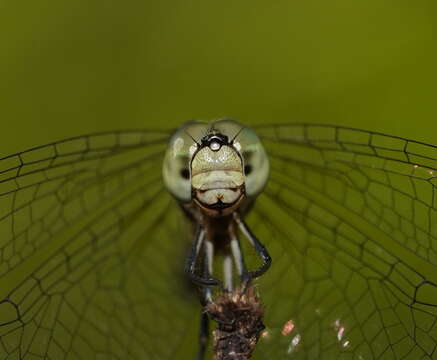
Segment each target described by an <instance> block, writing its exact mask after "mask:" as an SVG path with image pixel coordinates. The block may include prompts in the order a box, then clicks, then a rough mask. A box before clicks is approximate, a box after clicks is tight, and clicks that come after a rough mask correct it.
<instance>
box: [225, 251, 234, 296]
mask: <svg viewBox="0 0 437 360" xmlns="http://www.w3.org/2000/svg"><path fill="white" fill-rule="evenodd" d="M233 276H234V274H233V268H232V258H231V256H230V255H229V254H226V255H225V256H224V258H223V287H224V290H225V291H227V292H232V290H233Z"/></svg>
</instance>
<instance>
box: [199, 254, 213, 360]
mask: <svg viewBox="0 0 437 360" xmlns="http://www.w3.org/2000/svg"><path fill="white" fill-rule="evenodd" d="M210 260H211V259H208V257H207V258H205V261H204V263H203V268H204V269H203V272H204V276H205V277H206V278H208V277H210V275H211V273H210V270H211V267H212V266H211V265H210V264H209V261H210ZM200 294H201V295H200V303H201V305H202V310H201V313H200V330H199V351H198V353H197V360H204V359H205V353H206V347H207V345H208V340H209V316H208V313H207V312H205V310H204V309H205V306H207V305H208V304H209V303H211V301H212V294H211V289H210V288H209V287H207V286H202V287H201V293H200Z"/></svg>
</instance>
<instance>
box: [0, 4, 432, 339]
mask: <svg viewBox="0 0 437 360" xmlns="http://www.w3.org/2000/svg"><path fill="white" fill-rule="evenodd" d="M436 11H437V6H436V2H435V0H417V1H412V0H382V1H381V0H354V1H350V0H332V1H324V0H308V1H291V0H276V1H271V2H267V1H259V0H251V1H248V0H240V1H229V0H222V1H201V0H198V1H191V0H172V1H166V0H163V1H160V0H158V1H134V0H125V1H115V0H105V1H103V0H100V1H98V0H74V1H65V0H64V1H59V0H38V1H21V0H19V1H17V0H2V1H1V3H0V122H1V125H2V126H1V131H0V157H2V156H4V155H7V154H10V153H14V152H16V151H19V150H23V149H26V148H29V147H32V146H35V145H39V144H44V143H48V142H51V141H54V140H58V139H61V138H65V137H70V136H74V135H79V134H84V133H89V132H97V131H104V130H113V129H126V128H175V127H177V126H178V125H180V124H182V123H183V122H185V121H187V120H192V119H214V118H219V117H224V116H229V117H232V118H235V119H237V120H239V121H241V122H243V123H248V124H263V123H273V122H274V123H277V122H315V123H333V124H338V125H345V126H351V127H358V128H364V129H368V130H373V131H380V132H384V133H389V134H392V135H398V136H403V137H408V138H412V139H415V140H420V141H425V142H428V143H433V144H437V132H436V131H437V121H436V115H437V103H436V95H437V66H436V64H437V46H436V45H437V43H436V38H435V37H436V24H437V19H436V15H435V14H436V13H437V12H436ZM190 336H192V338H193V339H195V334H191V335H190ZM193 341H194V340H193Z"/></svg>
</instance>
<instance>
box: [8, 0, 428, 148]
mask: <svg viewBox="0 0 437 360" xmlns="http://www.w3.org/2000/svg"><path fill="white" fill-rule="evenodd" d="M436 10H437V9H436V2H435V0H418V1H411V0H396V1H394V0H392V1H389V0H383V1H381V0H354V1H350V0H333V1H324V0H309V1H290V0H287V1H285V0H276V1H271V2H267V1H253V0H251V1H247V0H245V1H190V0H173V1H132V0H129V1H115V0H105V1H102V0H101V1H96V0H75V1H59V0H39V1H21V0H20V1H17V0H3V1H2V2H1V4H0V37H1V40H0V47H1V57H0V71H1V74H0V76H1V85H0V119H1V120H0V121H1V124H2V128H1V132H0V154H2V155H6V154H8V153H11V152H15V151H18V150H21V149H24V148H28V147H30V146H33V145H38V144H42V143H46V142H49V141H52V140H56V139H59V138H63V137H67V136H72V135H77V134H81V133H87V132H94V131H100V130H110V129H118V128H137V127H156V126H159V127H175V126H176V125H178V124H180V123H182V122H184V121H186V120H190V119H203V118H207V119H209V118H217V117H222V116H231V117H234V118H236V119H238V120H240V121H242V122H246V123H265V122H290V121H299V122H323V123H325V122H329V123H335V124H341V125H349V126H354V127H360V128H366V129H370V130H377V131H382V132H387V133H390V134H394V135H400V136H407V137H410V138H414V139H417V140H423V141H426V142H431V143H437V135H436V134H435V132H434V131H435V130H436V129H437V122H436V119H435V117H436V116H435V115H436V114H437V105H436V101H435V96H436V94H437V81H436V80H437V68H436V63H437V61H436V60H437V59H436V55H437V46H436V40H435V24H436V21H435V14H436Z"/></svg>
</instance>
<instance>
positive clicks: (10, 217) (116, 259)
mask: <svg viewBox="0 0 437 360" xmlns="http://www.w3.org/2000/svg"><path fill="white" fill-rule="evenodd" d="M167 139H168V134H167V133H158V132H157V133H155V132H148V131H143V132H130V131H129V132H121V133H106V134H97V135H90V136H85V137H79V138H74V139H71V140H66V141H61V142H58V143H54V144H50V145H47V146H44V147H39V148H35V149H32V150H30V151H26V152H23V153H20V154H16V155H13V156H10V157H7V158H5V159H3V160H1V161H0V167H1V168H2V170H1V176H2V180H1V186H3V187H2V190H1V193H0V201H2V207H1V210H2V214H3V215H2V217H1V220H0V222H3V223H7V225H6V226H4V227H3V228H2V230H1V231H2V232H1V233H2V244H3V250H2V253H1V254H2V269H3V272H2V278H1V279H0V281H1V286H0V289H1V294H0V298H1V299H2V300H1V301H0V357H1V358H5V359H16V358H20V359H37V358H41V359H107V358H113V359H126V358H131V359H135V358H138V359H144V358H148V359H170V358H174V357H175V356H176V355H175V353H176V351H178V350H179V348H180V342H181V339H183V338H181V337H180V336H178V337H175V336H173V337H170V336H168V334H169V333H170V332H177V333H180V334H182V333H187V332H188V331H187V330H188V329H190V328H191V327H192V326H193V320H192V319H193V317H192V310H193V308H194V307H195V305H197V303H196V301H193V299H192V297H191V296H190V294H191V292H189V291H188V290H187V289H186V288H185V287H184V285H183V284H184V282H183V281H180V280H181V277H182V275H181V272H180V269H181V268H183V265H182V263H181V262H182V261H183V258H184V253H185V246H187V244H186V242H184V235H181V234H187V233H188V231H183V230H182V229H181V227H183V226H184V223H183V222H182V219H181V217H180V214H179V211H178V210H179V209H178V208H177V205H176V204H174V203H173V200H172V199H170V197H169V196H168V195H167V194H166V192H164V191H163V190H164V189H163V186H162V183H161V166H162V155H163V151H164V150H165V147H166V143H167ZM2 165H3V166H2ZM170 204H171V205H170ZM162 222H164V223H165V224H166V226H161V225H162ZM187 230H189V229H187ZM175 234H179V235H178V236H176V235H175ZM186 236H188V234H187V235H186ZM168 239H176V240H175V241H174V242H169V241H168ZM20 241H22V242H23V244H24V245H19V243H20ZM26 246H30V247H31V248H30V249H29V250H28V251H27V252H25V251H24V249H25V248H26ZM8 248H10V250H5V249H8ZM8 251H9V253H8ZM17 256H18V261H12V260H11V259H14V257H17ZM168 259H176V261H174V260H173V261H170V260H168ZM196 325H197V324H196ZM188 333H191V332H188ZM164 343H165V346H164Z"/></svg>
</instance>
